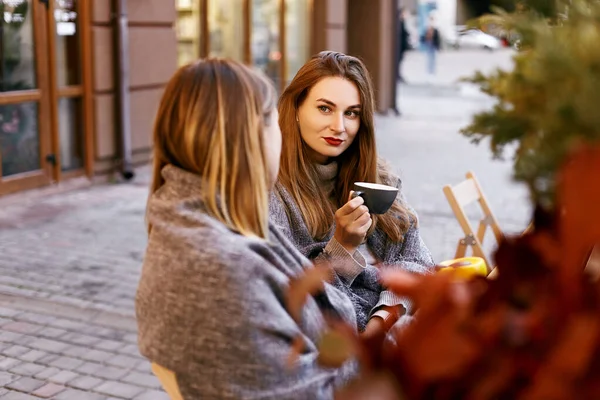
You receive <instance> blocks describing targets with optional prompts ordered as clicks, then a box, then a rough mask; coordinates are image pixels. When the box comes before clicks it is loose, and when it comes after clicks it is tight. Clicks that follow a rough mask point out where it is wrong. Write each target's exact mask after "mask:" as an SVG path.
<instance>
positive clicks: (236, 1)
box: [208, 0, 245, 61]
mask: <svg viewBox="0 0 600 400" xmlns="http://www.w3.org/2000/svg"><path fill="white" fill-rule="evenodd" d="M244 25H245V23H244V1H243V0H209V1H208V29H209V32H210V40H209V49H210V51H209V56H210V57H223V58H231V59H234V60H237V61H243V60H244Z"/></svg>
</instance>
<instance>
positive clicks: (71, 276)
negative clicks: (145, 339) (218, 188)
mask: <svg viewBox="0 0 600 400" xmlns="http://www.w3.org/2000/svg"><path fill="white" fill-rule="evenodd" d="M146 194H147V171H142V176H141V177H138V178H137V181H136V183H133V184H108V185H99V186H93V187H90V188H85V189H80V190H75V191H72V192H67V193H58V194H54V195H50V196H44V195H43V192H42V193H40V194H38V196H32V195H30V194H29V195H27V196H23V197H24V200H23V201H22V202H15V201H14V199H15V197H12V198H5V199H0V210H1V211H0V254H1V255H0V354H1V355H0V387H2V389H0V399H2V400H13V399H14V400H21V399H37V398H52V399H57V400H101V399H136V400H161V399H167V398H168V397H167V396H166V394H164V393H163V392H162V391H161V390H159V389H160V385H159V383H158V381H157V380H156V379H155V378H154V376H153V375H152V374H151V371H150V369H149V363H148V362H147V361H146V360H145V359H143V358H142V357H141V356H140V355H139V353H138V350H137V345H136V324H135V319H134V309H133V304H134V296H135V289H136V286H137V281H138V277H139V272H140V266H141V262H142V254H143V251H144V247H145V242H146V233H145V227H144V218H143V214H144V207H145V201H146ZM7 204H8V205H7Z"/></svg>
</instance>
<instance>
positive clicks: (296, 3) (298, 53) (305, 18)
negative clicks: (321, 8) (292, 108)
mask: <svg viewBox="0 0 600 400" xmlns="http://www.w3.org/2000/svg"><path fill="white" fill-rule="evenodd" d="M309 3H310V1H309V0H286V3H285V4H286V9H285V29H286V36H285V38H286V48H285V54H286V60H287V62H286V66H287V68H286V86H287V85H288V84H289V83H290V82H291V80H292V79H293V78H294V76H295V75H296V73H297V72H298V70H299V69H300V67H302V65H303V64H304V63H305V62H306V61H307V60H308V59H309V57H310V29H311V24H310V22H311V18H310V10H311V8H310V4H309Z"/></svg>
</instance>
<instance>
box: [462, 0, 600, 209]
mask: <svg viewBox="0 0 600 400" xmlns="http://www.w3.org/2000/svg"><path fill="white" fill-rule="evenodd" d="M528 3H529V4H528V5H527V6H528V7H517V8H516V11H514V12H512V13H508V12H505V11H503V10H501V9H496V10H495V13H494V14H493V15H488V16H484V17H483V18H482V19H481V20H480V23H483V24H495V25H497V26H500V27H502V28H503V29H506V30H507V31H509V32H511V33H513V34H516V35H517V36H518V37H519V38H520V47H519V48H520V50H519V52H518V53H517V54H516V55H515V56H514V68H513V70H512V71H503V70H496V71H495V72H493V73H491V74H490V75H483V74H481V73H477V74H476V75H475V76H473V77H471V78H469V79H468V81H470V82H473V83H476V84H477V85H479V86H480V88H481V89H482V90H483V91H484V92H485V93H487V94H489V95H490V96H492V97H494V98H496V99H497V103H496V105H495V107H494V108H493V109H492V110H490V111H487V112H482V113H480V114H478V115H476V116H475V117H474V119H473V121H472V122H471V124H470V125H469V126H467V127H466V128H464V129H463V130H462V133H463V134H464V135H466V136H467V137H470V138H471V139H472V140H473V141H474V142H475V143H479V142H480V141H481V140H483V139H487V138H489V140H490V145H491V150H492V152H493V154H494V156H496V157H501V156H502V154H503V151H504V149H505V147H506V146H507V145H511V147H512V146H514V145H516V148H517V149H516V155H515V160H514V176H515V178H516V180H518V181H521V182H525V183H526V184H527V185H528V187H529V189H530V192H531V196H532V200H533V201H534V202H536V203H539V204H541V205H544V206H547V207H551V206H552V203H553V198H554V181H555V175H556V172H557V170H558V169H559V167H560V165H561V164H562V162H563V160H564V158H565V156H566V155H567V153H568V152H569V151H570V150H571V149H573V148H574V147H575V146H576V145H578V144H580V143H582V142H583V143H585V142H597V141H600V113H599V112H598V105H600V1H599V0H570V1H568V0H564V1H557V2H556V3H554V2H552V1H550V0H535V1H534V0H530V1H528ZM544 3H547V4H546V5H544ZM548 4H553V6H552V7H550V6H548ZM567 15H568V17H567Z"/></svg>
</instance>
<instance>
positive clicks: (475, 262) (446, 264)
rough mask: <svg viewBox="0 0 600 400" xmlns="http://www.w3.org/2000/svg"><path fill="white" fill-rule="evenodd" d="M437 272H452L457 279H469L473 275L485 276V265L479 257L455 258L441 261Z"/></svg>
mask: <svg viewBox="0 0 600 400" xmlns="http://www.w3.org/2000/svg"><path fill="white" fill-rule="evenodd" d="M439 265H440V266H441V267H442V268H440V269H439V270H438V272H442V273H448V272H451V273H454V276H455V277H456V278H458V279H470V278H472V277H474V276H478V275H479V276H487V266H486V265H485V261H484V260H483V258H481V257H465V258H456V259H454V260H447V261H442V262H441V263H440V264H439Z"/></svg>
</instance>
